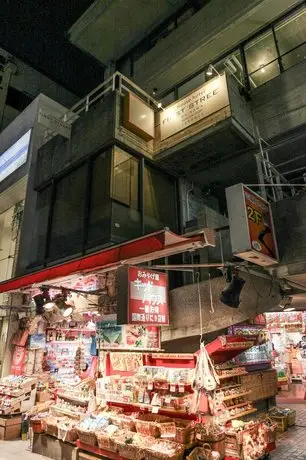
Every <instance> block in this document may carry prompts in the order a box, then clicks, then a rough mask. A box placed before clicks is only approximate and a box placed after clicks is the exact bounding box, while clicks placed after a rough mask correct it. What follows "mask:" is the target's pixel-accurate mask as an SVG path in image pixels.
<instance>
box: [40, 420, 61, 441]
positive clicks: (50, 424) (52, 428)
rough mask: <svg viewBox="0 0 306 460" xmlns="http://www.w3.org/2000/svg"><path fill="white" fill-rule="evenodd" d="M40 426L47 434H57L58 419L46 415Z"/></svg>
mask: <svg viewBox="0 0 306 460" xmlns="http://www.w3.org/2000/svg"><path fill="white" fill-rule="evenodd" d="M42 427H43V429H44V431H45V432H46V433H47V434H50V435H51V436H55V437H56V438H57V436H58V420H57V418H56V417H47V418H45V419H44V421H43V423H42Z"/></svg>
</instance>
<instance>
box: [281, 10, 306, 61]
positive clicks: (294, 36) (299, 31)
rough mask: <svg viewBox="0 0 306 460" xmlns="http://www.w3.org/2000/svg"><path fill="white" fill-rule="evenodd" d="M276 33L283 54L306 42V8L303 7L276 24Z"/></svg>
mask: <svg viewBox="0 0 306 460" xmlns="http://www.w3.org/2000/svg"><path fill="white" fill-rule="evenodd" d="M275 35H276V39H277V44H278V49H279V52H280V54H281V55H282V54H284V53H287V52H288V51H291V50H292V49H293V48H296V47H297V46H299V45H301V44H302V43H304V42H306V8H305V7H303V8H301V9H300V10H298V11H297V12H295V13H294V14H293V15H291V16H289V17H288V18H286V19H285V20H283V21H282V22H281V23H279V24H278V25H277V26H275Z"/></svg>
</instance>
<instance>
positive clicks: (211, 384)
mask: <svg viewBox="0 0 306 460" xmlns="http://www.w3.org/2000/svg"><path fill="white" fill-rule="evenodd" d="M213 244H214V241H213V239H211V234H210V232H209V231H204V232H202V233H201V234H198V235H194V236H192V237H189V238H187V237H179V236H177V235H175V234H173V233H171V232H169V231H162V232H157V233H155V234H151V235H148V236H146V237H143V238H140V239H137V240H133V241H131V242H128V243H124V244H122V245H119V246H117V247H114V248H111V249H105V250H104V251H101V252H100V253H97V254H94V255H91V256H88V257H83V258H82V259H78V260H76V261H71V262H67V263H66V264H62V265H60V266H55V267H50V268H48V269H45V270H42V271H40V272H37V273H34V274H31V275H26V276H24V277H20V278H15V279H12V280H9V281H7V282H5V283H2V284H0V292H16V291H18V292H22V293H23V294H24V295H26V296H28V302H30V303H29V306H28V309H27V311H26V313H25V312H20V321H19V327H18V330H17V332H16V334H15V335H14V337H13V340H12V346H13V359H12V363H11V369H10V375H8V376H6V377H3V378H2V379H1V381H0V392H1V393H2V398H1V406H0V410H1V417H0V418H1V420H2V419H3V420H4V422H3V423H4V428H3V430H2V437H3V439H12V438H14V437H16V436H17V435H19V434H20V431H21V416H20V413H21V414H27V416H28V419H29V420H30V423H29V426H30V433H32V434H31V439H32V450H33V452H35V453H39V454H42V455H44V456H46V457H50V458H53V459H56V460H57V459H61V458H63V455H64V454H65V456H64V458H67V459H79V460H85V459H86V460H89V459H90V460H94V459H101V458H105V457H106V458H111V459H125V458H127V459H134V458H137V459H148V458H152V459H153V458H154V459H163V460H165V459H172V460H174V459H181V458H183V457H185V456H187V457H188V458H190V459H196V458H198V457H199V456H200V457H201V458H203V459H244V460H255V459H259V458H262V457H265V456H267V455H268V454H269V452H270V451H271V450H273V449H274V448H275V433H276V431H275V430H276V424H275V423H273V422H272V423H271V421H268V422H267V421H266V419H265V415H263V411H264V412H265V413H266V412H267V410H268V409H269V408H270V407H271V406H272V405H273V404H274V403H273V401H272V400H273V398H274V396H275V393H276V373H275V372H274V371H273V370H272V369H271V366H270V362H271V359H270V354H269V347H268V345H267V342H266V338H265V337H263V340H262V342H260V343H258V337H261V334H260V332H261V331H262V329H263V325H262V324H261V323H260V322H259V323H258V321H257V322H256V321H254V324H248V325H242V326H241V325H239V326H233V327H231V328H230V330H229V331H228V333H227V334H226V335H223V336H220V337H218V338H217V339H215V340H214V341H212V342H211V343H208V344H206V346H204V344H203V342H202V343H201V345H200V343H199V350H195V353H190V354H186V353H179V350H178V353H174V354H173V353H171V354H169V353H165V352H164V351H163V349H162V345H161V340H160V331H161V328H164V327H167V326H168V325H169V324H171V315H170V316H169V305H168V285H167V275H166V274H165V273H164V272H162V271H155V270H151V269H150V268H148V267H147V266H141V264H143V263H145V262H148V261H150V260H154V259H158V258H160V257H161V256H167V255H172V254H175V253H178V252H184V251H186V250H190V249H191V248H195V247H207V246H211V245H213ZM134 264H135V265H134ZM263 400H264V404H265V407H264V409H263V408H262V401H263ZM241 419H243V420H244V421H242V420H241ZM8 420H9V421H10V422H8ZM25 425H26V424H25V423H23V428H22V429H23V430H24V431H27V430H26V428H25ZM12 427H14V428H12ZM212 452H213V453H212Z"/></svg>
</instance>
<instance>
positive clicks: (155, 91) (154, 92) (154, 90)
mask: <svg viewBox="0 0 306 460" xmlns="http://www.w3.org/2000/svg"><path fill="white" fill-rule="evenodd" d="M156 93H157V88H153V96H155V94H156Z"/></svg>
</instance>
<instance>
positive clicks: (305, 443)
mask: <svg viewBox="0 0 306 460" xmlns="http://www.w3.org/2000/svg"><path fill="white" fill-rule="evenodd" d="M286 407H290V408H292V409H295V410H296V425H295V426H292V427H290V428H289V429H288V431H285V433H279V434H278V437H277V441H276V446H277V447H276V450H275V451H274V452H273V453H272V454H271V459H273V460H306V401H305V403H304V404H286Z"/></svg>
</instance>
